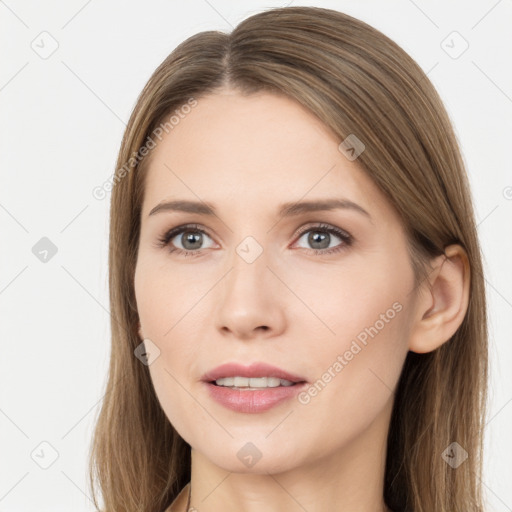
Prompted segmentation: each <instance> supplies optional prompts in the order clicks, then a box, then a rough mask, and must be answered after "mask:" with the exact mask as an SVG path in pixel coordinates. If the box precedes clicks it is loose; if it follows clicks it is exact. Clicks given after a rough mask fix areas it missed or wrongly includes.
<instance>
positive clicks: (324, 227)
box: [157, 224, 354, 257]
mask: <svg viewBox="0 0 512 512" xmlns="http://www.w3.org/2000/svg"><path fill="white" fill-rule="evenodd" d="M185 231H192V232H198V233H202V234H204V235H207V236H210V235H208V233H207V232H206V231H204V230H203V229H201V228H200V227H199V225H197V224H186V225H183V226H178V227H176V228H172V229H170V230H169V231H167V232H166V233H165V234H164V235H163V236H162V237H160V238H158V243H157V247H158V248H162V249H163V248H164V247H166V246H168V245H169V242H170V241H171V240H172V239H173V238H174V237H175V236H177V235H180V234H181V233H184V232H185ZM309 231H317V232H326V233H330V234H333V235H335V236H337V237H339V238H340V239H341V240H342V241H343V243H341V244H340V245H338V246H336V247H331V248H330V249H307V250H309V251H313V254H315V255H327V254H333V253H337V252H340V251H343V250H345V249H346V248H347V247H349V246H350V245H352V243H353V241H354V240H353V237H352V236H351V235H350V234H349V233H347V232H346V231H343V230H341V229H338V228H336V227H334V226H331V225H329V224H318V225H316V226H308V227H307V228H305V229H303V230H301V231H300V232H299V233H298V234H297V237H298V238H299V239H300V238H301V237H302V235H304V233H308V232H309ZM210 238H211V237H210ZM169 252H170V253H171V254H172V253H178V254H182V255H184V256H185V257H194V256H198V255H199V253H200V252H201V249H198V250H196V251H184V250H183V249H178V248H169Z"/></svg>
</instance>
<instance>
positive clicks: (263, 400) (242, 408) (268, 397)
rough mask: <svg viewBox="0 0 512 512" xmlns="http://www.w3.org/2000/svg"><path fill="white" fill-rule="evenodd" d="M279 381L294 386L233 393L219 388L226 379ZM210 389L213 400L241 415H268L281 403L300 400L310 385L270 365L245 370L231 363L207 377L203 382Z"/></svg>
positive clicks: (253, 365)
mask: <svg viewBox="0 0 512 512" xmlns="http://www.w3.org/2000/svg"><path fill="white" fill-rule="evenodd" d="M236 376H240V377H276V378H278V379H285V380H289V381H291V382H294V383H295V384H293V385H292V386H279V387H275V388H262V389H257V390H244V389H231V388H229V387H224V386H217V385H216V384H215V381H216V380H217V379H220V378H222V377H236ZM201 380H203V381H204V383H205V386H206V387H207V388H208V391H209V394H210V397H211V398H213V399H214V400H215V401H217V402H218V403H220V404H221V405H223V406H224V407H227V408H228V409H231V410H233V411H237V412H245V413H259V412H264V411H266V410H268V409H270V408H272V407H274V406H276V405H278V404H279V403H281V402H283V401H285V400H288V399H290V398H292V397H294V396H296V395H297V394H298V393H299V392H300V391H301V390H302V389H304V387H305V386H307V383H306V381H305V379H304V378H302V377H300V376H297V375H294V374H291V373H289V372H286V371H284V370H282V369H281V368H277V367H276V366H272V365H268V364H266V363H253V364H252V365H250V366H243V365H240V364H237V363H227V364H223V365H221V366H218V367H217V368H214V369H213V370H211V371H209V372H207V373H206V374H204V375H203V377H202V379H201Z"/></svg>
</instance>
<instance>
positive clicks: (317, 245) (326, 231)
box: [299, 224, 353, 254]
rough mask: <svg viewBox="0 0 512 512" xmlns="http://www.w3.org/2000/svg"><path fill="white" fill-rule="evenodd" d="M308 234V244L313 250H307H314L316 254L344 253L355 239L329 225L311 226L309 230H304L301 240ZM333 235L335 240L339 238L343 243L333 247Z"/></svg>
mask: <svg viewBox="0 0 512 512" xmlns="http://www.w3.org/2000/svg"><path fill="white" fill-rule="evenodd" d="M308 233H309V235H308V236H307V237H306V243H308V244H310V245H311V246H312V248H307V249H309V250H312V251H313V253H314V254H331V253H335V252H338V251H342V250H344V249H346V248H347V247H348V246H350V245H351V244H352V242H353V238H352V236H351V235H350V234H349V233H347V232H346V231H344V230H342V229H339V228H336V227H334V226H330V225H329V224H320V225H318V226H310V227H309V228H307V229H304V230H302V231H301V233H300V238H299V240H300V239H301V238H303V237H304V235H306V234H308ZM333 235H334V238H339V239H340V240H341V243H338V245H335V246H332V245H331V242H332V241H333Z"/></svg>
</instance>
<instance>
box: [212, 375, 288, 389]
mask: <svg viewBox="0 0 512 512" xmlns="http://www.w3.org/2000/svg"><path fill="white" fill-rule="evenodd" d="M215 384H217V386H226V387H231V388H277V387H278V386H291V385H293V382H291V381H289V380H285V379H278V378H277V377H251V378H249V377H223V378H222V379H217V380H216V381H215Z"/></svg>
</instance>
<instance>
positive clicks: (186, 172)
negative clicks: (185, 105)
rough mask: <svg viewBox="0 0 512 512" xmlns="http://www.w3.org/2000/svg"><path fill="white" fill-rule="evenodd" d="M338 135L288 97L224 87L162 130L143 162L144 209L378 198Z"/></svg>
mask: <svg viewBox="0 0 512 512" xmlns="http://www.w3.org/2000/svg"><path fill="white" fill-rule="evenodd" d="M341 141H342V139H341V138H339V137H338V136H337V135H336V134H335V133H334V132H333V131H332V130H330V128H329V127H327V126H326V125H325V124H324V123H323V122H322V121H320V120H319V119H318V118H317V117H316V116H315V115H314V114H313V113H311V112H310V111H309V110H308V109H306V108H305V107H303V106H302V105H300V104H299V103H298V102H296V101H295V100H293V99H291V98H288V97H286V96H282V95H277V94H271V93H258V94H253V95H250V96H243V95H242V94H240V93H238V92H234V91H223V92H221V93H216V94H212V95H209V96H206V97H203V98H200V99H198V100H197V105H196V106H195V107H193V108H191V109H190V111H189V113H188V114H186V115H183V116H182V118H180V120H179V123H177V124H176V125H174V127H173V128H172V129H171V130H169V131H168V133H164V135H163V137H162V140H161V141H157V145H156V147H155V148H154V149H153V150H152V152H151V161H150V165H149V166H148V169H147V172H148V174H147V176H146V183H145V185H146V186H145V199H144V207H143V210H144V212H145V215H147V213H148V212H149V210H150V209H151V208H152V207H154V205H155V204H156V203H158V202H159V201H162V200H163V199H170V198H182V199H193V200H198V199H206V198H208V200H209V201H211V202H215V203H217V202H219V203H224V202H226V201H228V202H229V203H230V204H238V205H239V206H240V207H244V205H245V206H246V207H247V206H248V205H254V206H259V207H260V208H262V207H263V206H264V204H269V205H271V204H272V203H275V204H281V203H283V202H287V201H291V200H299V199H301V198H305V199H313V198H319V197H327V196H328V197H335V196H337V195H339V196H340V197H341V196H343V197H350V199H351V200H353V201H357V202H359V203H361V205H362V206H363V207H364V205H369V204H370V203H375V202H379V201H380V202H382V200H383V198H382V196H381V194H380V193H379V191H378V189H377V188H376V186H375V185H374V184H373V182H372V180H371V179H370V178H369V177H368V176H367V175H366V174H365V173H364V172H363V171H362V169H361V168H360V167H359V166H358V165H357V160H355V161H350V160H348V159H347V158H346V157H345V155H344V154H343V153H342V152H340V150H339V149H338V146H339V144H340V142H341Z"/></svg>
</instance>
